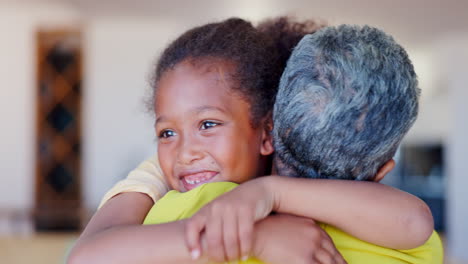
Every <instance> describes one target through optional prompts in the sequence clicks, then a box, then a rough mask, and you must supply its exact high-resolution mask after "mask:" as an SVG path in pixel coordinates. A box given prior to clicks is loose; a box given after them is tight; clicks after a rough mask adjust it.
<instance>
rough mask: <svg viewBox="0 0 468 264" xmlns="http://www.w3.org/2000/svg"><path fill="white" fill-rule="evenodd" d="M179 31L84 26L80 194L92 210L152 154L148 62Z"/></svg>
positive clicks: (107, 22) (116, 20) (134, 24)
mask: <svg viewBox="0 0 468 264" xmlns="http://www.w3.org/2000/svg"><path fill="white" fill-rule="evenodd" d="M178 34H180V29H179V28H178V25H177V24H175V23H170V22H165V21H157V20H144V19H143V20H142V19H138V18H128V17H127V18H122V17H107V18H102V19H94V20H92V21H89V22H88V24H87V27H86V35H85V39H86V46H85V47H84V48H85V74H84V75H85V83H84V87H85V89H86V90H85V97H84V105H83V107H84V118H83V120H84V122H85V124H84V135H83V140H84V153H83V158H84V171H83V176H84V188H83V190H84V198H85V204H86V206H87V207H88V208H96V207H97V205H98V203H99V201H100V199H101V198H102V196H103V195H104V193H105V192H106V191H107V190H108V189H109V188H110V187H111V186H112V185H113V184H115V182H116V181H117V180H119V179H122V178H123V177H125V176H126V173H127V172H128V171H129V170H131V169H132V168H134V167H135V166H136V165H138V163H139V162H141V161H143V159H144V158H146V157H148V156H150V155H152V154H153V153H154V152H155V144H154V139H155V137H154V132H153V120H152V117H151V115H149V114H147V113H146V112H145V111H146V108H145V105H144V104H143V101H144V98H145V97H146V96H148V91H149V82H148V81H149V77H150V72H151V69H152V68H153V63H154V62H155V60H156V57H157V55H158V54H159V52H160V51H161V49H162V48H163V47H165V46H166V44H167V43H168V42H169V40H172V39H173V38H174V37H175V36H176V35H178Z"/></svg>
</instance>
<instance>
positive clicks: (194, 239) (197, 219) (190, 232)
mask: <svg viewBox="0 0 468 264" xmlns="http://www.w3.org/2000/svg"><path fill="white" fill-rule="evenodd" d="M205 222H206V218H205V217H204V216H202V215H195V216H193V217H192V218H190V219H189V220H187V223H186V224H185V241H186V243H187V247H188V249H189V251H190V256H191V257H192V259H193V260H196V259H198V258H199V257H200V256H201V253H202V252H201V246H200V235H201V233H202V232H203V230H204V229H205Z"/></svg>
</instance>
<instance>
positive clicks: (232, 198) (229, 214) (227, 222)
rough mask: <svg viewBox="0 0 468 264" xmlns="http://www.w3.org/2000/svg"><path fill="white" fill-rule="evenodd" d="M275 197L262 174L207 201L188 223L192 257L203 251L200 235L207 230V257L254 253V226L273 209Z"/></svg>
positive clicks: (234, 257) (218, 258)
mask: <svg viewBox="0 0 468 264" xmlns="http://www.w3.org/2000/svg"><path fill="white" fill-rule="evenodd" d="M273 202H274V197H273V194H272V193H271V192H270V191H269V190H268V188H267V186H266V184H264V181H262V178H259V179H255V180H251V181H249V182H246V183H243V184H242V185H239V186H238V187H236V188H235V189H233V190H232V191H230V192H228V193H225V194H223V195H222V196H220V197H218V198H217V199H215V200H213V201H212V202H210V203H208V204H207V205H206V206H205V207H203V208H202V209H201V210H200V211H198V212H197V213H196V214H195V215H194V216H192V217H191V218H190V219H188V220H187V222H186V226H185V228H186V229H185V234H186V242H187V246H188V248H189V250H190V254H191V256H192V258H193V259H197V258H198V257H199V256H200V255H201V254H202V252H201V246H200V235H201V233H202V232H205V242H206V252H203V253H204V254H207V256H208V258H209V259H211V260H213V261H216V262H226V261H232V260H239V259H244V258H247V257H248V256H249V255H250V253H251V248H252V241H253V227H254V224H255V222H256V221H258V220H260V219H263V218H265V217H266V216H268V215H269V214H270V212H271V211H272V210H273V204H274V203H273Z"/></svg>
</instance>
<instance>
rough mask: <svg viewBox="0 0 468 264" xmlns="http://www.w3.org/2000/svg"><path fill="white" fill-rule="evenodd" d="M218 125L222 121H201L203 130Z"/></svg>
mask: <svg viewBox="0 0 468 264" xmlns="http://www.w3.org/2000/svg"><path fill="white" fill-rule="evenodd" d="M218 125H220V123H217V122H213V121H203V122H202V123H201V126H200V129H201V130H206V129H209V128H212V127H215V126H218Z"/></svg>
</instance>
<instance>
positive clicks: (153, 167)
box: [99, 154, 169, 208]
mask: <svg viewBox="0 0 468 264" xmlns="http://www.w3.org/2000/svg"><path fill="white" fill-rule="evenodd" d="M168 191H169V187H168V185H167V183H166V180H165V179H164V176H163V173H162V171H161V166H160V165H159V161H158V156H157V154H156V155H154V156H153V157H151V158H149V159H147V160H145V161H143V162H142V163H141V164H140V165H138V167H137V168H136V169H134V170H133V171H131V172H130V173H129V174H128V176H127V178H125V179H123V180H121V181H119V182H118V183H117V184H115V185H114V187H112V189H110V190H109V191H108V192H107V193H106V195H104V198H102V200H101V203H100V205H99V208H101V206H102V205H103V204H104V203H105V202H107V201H108V200H109V199H110V198H112V197H114V196H115V195H117V194H119V193H125V192H139V193H144V194H147V195H148V196H149V197H151V199H153V202H156V201H157V200H158V199H159V198H161V197H162V196H163V195H164V194H166V193H167V192H168Z"/></svg>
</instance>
